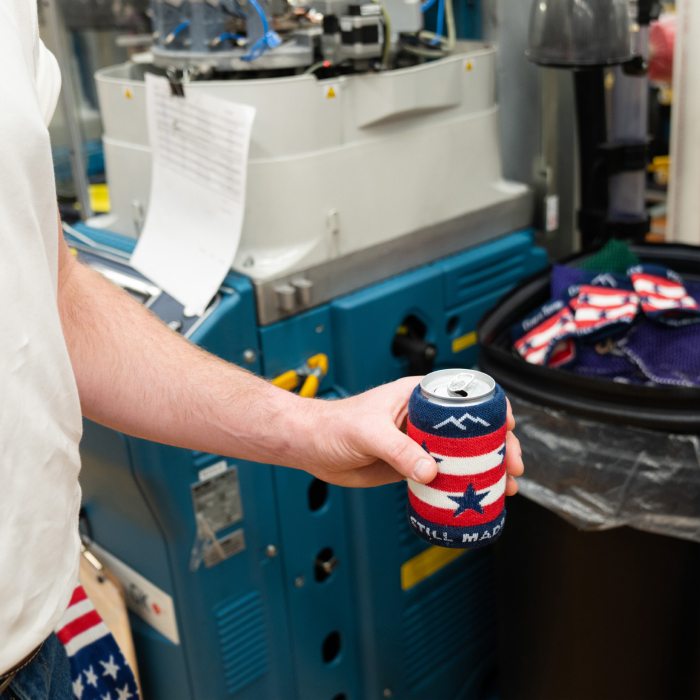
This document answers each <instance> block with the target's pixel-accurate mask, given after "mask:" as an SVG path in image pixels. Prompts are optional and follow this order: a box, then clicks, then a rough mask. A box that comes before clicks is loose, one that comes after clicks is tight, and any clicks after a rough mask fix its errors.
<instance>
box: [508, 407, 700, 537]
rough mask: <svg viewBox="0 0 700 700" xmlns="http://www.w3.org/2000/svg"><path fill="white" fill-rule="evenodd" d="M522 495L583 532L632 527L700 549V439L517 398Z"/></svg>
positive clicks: (516, 410) (515, 412)
mask: <svg viewBox="0 0 700 700" xmlns="http://www.w3.org/2000/svg"><path fill="white" fill-rule="evenodd" d="M510 400H511V403H512V405H513V412H514V414H515V416H516V419H517V426H516V432H517V434H518V436H519V437H520V440H521V444H522V447H523V458H524V460H525V465H526V475H525V476H524V477H523V478H522V479H520V491H521V493H522V494H523V495H524V496H526V497H527V498H530V499H532V500H533V501H535V502H537V503H539V504H540V505H542V506H544V507H545V508H548V509H549V510H551V511H553V512H555V513H557V514H559V515H560V516H561V517H563V518H565V519H566V520H568V521H569V522H571V523H572V524H574V525H575V526H576V527H578V528H581V529H583V530H606V529H609V528H613V527H619V526H622V525H627V526H629V527H633V528H636V529H639V530H644V531H647V532H653V533H656V534H660V535H669V536H672V537H679V538H682V539H686V540H692V541H694V542H700V436H698V435H696V434H685V435H683V434H673V433H667V432H660V431H654V430H647V429H645V428H641V427H635V426H624V427H623V426H620V425H619V424H610V423H602V422H599V421H595V420H592V419H590V418H583V417H581V416H577V415H573V414H571V413H570V412H566V411H560V410H555V409H552V408H547V407H544V406H539V405H536V404H533V403H530V402H529V401H527V400H525V399H522V398H520V397H519V396H517V395H514V394H511V395H510Z"/></svg>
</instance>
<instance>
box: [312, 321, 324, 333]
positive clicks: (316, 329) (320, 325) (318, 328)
mask: <svg viewBox="0 0 700 700" xmlns="http://www.w3.org/2000/svg"><path fill="white" fill-rule="evenodd" d="M314 330H315V331H316V333H323V331H325V330H326V327H325V326H324V325H323V324H322V323H319V324H318V326H316V328H315V329H314Z"/></svg>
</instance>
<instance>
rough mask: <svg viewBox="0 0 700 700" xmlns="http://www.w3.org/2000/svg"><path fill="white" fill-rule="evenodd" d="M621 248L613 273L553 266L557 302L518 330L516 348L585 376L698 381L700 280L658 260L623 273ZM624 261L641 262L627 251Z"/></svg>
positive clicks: (531, 357)
mask: <svg viewBox="0 0 700 700" xmlns="http://www.w3.org/2000/svg"><path fill="white" fill-rule="evenodd" d="M620 245H622V244H620V243H617V242H616V243H613V244H611V246H612V247H613V248H614V247H615V246H620ZM610 252H611V248H609V249H608V250H607V251H606V249H603V251H601V254H599V256H598V261H599V263H601V262H602V261H603V260H605V258H606V256H607V257H608V258H609V257H610V256H609V255H608V253H610ZM619 253H620V251H619V249H617V250H615V257H616V259H617V264H616V265H615V264H612V265H608V269H609V270H611V271H602V272H601V271H600V269H601V265H600V264H599V265H598V270H595V269H590V268H589V269H581V268H576V267H570V266H566V265H555V266H554V267H553V269H552V276H551V300H550V301H549V302H547V303H546V304H544V305H543V306H541V307H540V308H538V309H536V310H535V311H534V312H533V313H532V314H530V315H529V316H528V317H527V318H525V319H524V320H523V321H521V322H520V323H518V324H516V326H515V327H514V328H513V329H512V333H513V340H514V349H515V351H516V352H517V353H518V354H519V355H520V356H521V357H523V358H524V359H525V360H526V361H527V362H530V363H532V364H537V365H544V366H549V367H564V368H566V369H568V370H571V371H573V372H576V373H577V374H583V375H587V376H595V377H602V378H608V379H611V380H615V381H619V382H626V383H636V384H668V385H674V386H700V282H692V281H689V280H688V281H684V280H683V279H682V278H681V277H680V276H679V275H677V274H676V273H675V272H673V271H672V270H669V269H668V268H665V267H661V266H659V265H646V264H645V265H641V264H632V265H630V266H629V267H627V268H626V269H625V270H624V272H621V271H620V264H619V262H620V259H621V258H620V254H619ZM622 259H625V260H626V262H633V263H638V260H634V259H633V258H631V253H630V252H629V250H627V251H626V253H625V254H624V255H623V256H622ZM592 267H595V265H594V266H592Z"/></svg>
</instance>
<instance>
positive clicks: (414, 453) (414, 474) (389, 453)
mask: <svg viewBox="0 0 700 700" xmlns="http://www.w3.org/2000/svg"><path fill="white" fill-rule="evenodd" d="M372 432H373V433H374V435H373V436H370V444H371V445H372V447H373V452H374V453H375V455H376V456H377V457H379V458H380V459H382V460H383V461H384V462H386V463H387V464H388V465H390V466H391V467H393V468H394V469H395V470H396V471H397V472H399V474H401V475H402V476H405V477H407V478H409V479H413V480H414V481H420V482H421V483H423V484H427V483H429V482H431V481H432V480H433V479H434V478H435V476H436V475H437V464H436V463H435V460H434V459H433V458H432V457H431V456H430V455H429V454H428V453H427V452H426V451H425V450H424V449H423V448H422V447H421V446H420V445H419V444H418V443H417V442H415V441H414V440H411V438H410V437H408V436H407V435H406V434H405V433H402V432H401V431H400V430H399V429H398V428H397V427H396V426H395V425H394V424H393V423H392V424H391V425H390V426H389V427H388V428H387V429H386V430H384V429H381V430H379V429H377V430H376V431H372Z"/></svg>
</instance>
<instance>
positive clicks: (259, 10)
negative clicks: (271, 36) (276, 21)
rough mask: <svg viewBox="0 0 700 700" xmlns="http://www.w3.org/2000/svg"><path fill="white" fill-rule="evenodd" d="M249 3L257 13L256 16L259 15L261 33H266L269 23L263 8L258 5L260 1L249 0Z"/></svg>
mask: <svg viewBox="0 0 700 700" xmlns="http://www.w3.org/2000/svg"><path fill="white" fill-rule="evenodd" d="M250 4H251V5H252V6H253V9H254V10H255V11H256V12H257V13H258V17H260V21H261V22H262V25H263V34H267V33H268V32H269V31H270V25H269V24H268V21H267V15H266V14H265V10H263V9H262V7H260V3H259V2H258V0H250Z"/></svg>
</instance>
